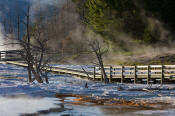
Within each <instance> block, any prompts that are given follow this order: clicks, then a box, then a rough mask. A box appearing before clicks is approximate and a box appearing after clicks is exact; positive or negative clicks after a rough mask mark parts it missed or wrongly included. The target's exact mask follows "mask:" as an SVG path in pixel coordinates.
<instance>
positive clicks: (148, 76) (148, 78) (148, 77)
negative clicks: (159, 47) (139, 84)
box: [147, 65, 150, 84]
mask: <svg viewBox="0 0 175 116" xmlns="http://www.w3.org/2000/svg"><path fill="white" fill-rule="evenodd" d="M147 73H148V75H147V84H149V81H150V75H149V65H148V67H147Z"/></svg>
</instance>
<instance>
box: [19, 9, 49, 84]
mask: <svg viewBox="0 0 175 116" xmlns="http://www.w3.org/2000/svg"><path fill="white" fill-rule="evenodd" d="M25 16H26V19H25V21H23V24H24V25H25V27H26V35H25V36H24V38H23V39H21V38H20V37H19V36H20V34H19V33H20V22H21V21H20V18H19V17H18V44H19V45H20V46H21V47H22V49H23V51H21V52H20V55H21V56H22V58H23V60H24V61H25V63H26V64H27V65H28V66H27V70H28V80H29V82H33V81H34V80H37V81H38V82H39V83H43V79H42V77H45V80H46V83H49V82H48V77H47V70H46V66H47V67H49V65H48V62H49V60H48V59H45V58H46V57H47V55H46V52H47V42H48V38H47V37H46V36H45V33H44V32H45V31H44V27H43V26H44V24H42V23H43V22H42V20H41V19H39V20H38V21H36V22H35V23H34V24H30V6H29V7H28V9H27V13H26V14H25ZM32 74H33V76H34V78H32Z"/></svg>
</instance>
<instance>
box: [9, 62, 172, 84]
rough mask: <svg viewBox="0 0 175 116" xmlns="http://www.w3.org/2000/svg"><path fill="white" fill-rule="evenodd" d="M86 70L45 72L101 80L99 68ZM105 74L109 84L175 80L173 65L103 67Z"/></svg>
mask: <svg viewBox="0 0 175 116" xmlns="http://www.w3.org/2000/svg"><path fill="white" fill-rule="evenodd" d="M6 63H8V64H14V65H18V66H23V67H27V64H25V63H20V62H16V61H6ZM87 69H88V70H78V69H69V68H62V67H52V69H51V70H50V68H48V69H47V67H46V70H48V71H50V72H56V73H60V74H69V75H75V76H78V77H84V78H88V79H91V80H103V75H102V73H101V70H100V67H98V66H90V67H88V68H87ZM105 72H106V74H107V77H108V79H109V82H121V83H126V82H133V83H142V82H146V83H147V84H149V83H157V82H159V83H161V84H163V83H164V82H173V80H175V65H145V66H112V65H107V66H105Z"/></svg>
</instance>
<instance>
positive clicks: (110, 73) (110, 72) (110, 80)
mask: <svg viewBox="0 0 175 116" xmlns="http://www.w3.org/2000/svg"><path fill="white" fill-rule="evenodd" d="M109 75H110V77H109V82H110V83H112V66H110V70H109Z"/></svg>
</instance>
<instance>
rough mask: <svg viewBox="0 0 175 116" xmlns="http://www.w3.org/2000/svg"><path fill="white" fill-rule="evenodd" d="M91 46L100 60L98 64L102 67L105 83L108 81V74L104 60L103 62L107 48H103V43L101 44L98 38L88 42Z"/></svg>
mask: <svg viewBox="0 0 175 116" xmlns="http://www.w3.org/2000/svg"><path fill="white" fill-rule="evenodd" d="M88 43H89V46H90V48H91V50H92V52H93V53H94V54H95V56H96V59H97V61H98V63H97V65H98V66H99V67H100V69H101V73H102V77H103V79H104V82H105V83H108V82H109V81H108V78H107V74H106V72H105V68H104V62H103V55H104V54H105V53H106V52H107V51H106V50H102V45H101V44H100V42H99V41H98V40H97V39H94V40H91V41H89V42H88Z"/></svg>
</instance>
